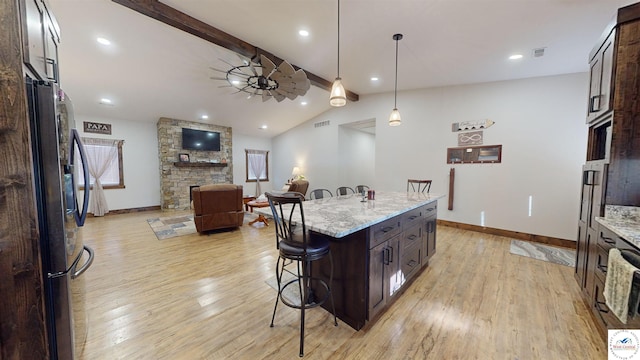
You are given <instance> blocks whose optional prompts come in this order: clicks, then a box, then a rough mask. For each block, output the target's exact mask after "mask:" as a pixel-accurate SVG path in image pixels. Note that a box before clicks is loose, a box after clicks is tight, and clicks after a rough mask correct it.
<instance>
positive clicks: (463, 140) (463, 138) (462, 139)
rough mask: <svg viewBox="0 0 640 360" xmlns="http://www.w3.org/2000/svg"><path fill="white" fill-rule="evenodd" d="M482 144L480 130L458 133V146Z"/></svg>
mask: <svg viewBox="0 0 640 360" xmlns="http://www.w3.org/2000/svg"><path fill="white" fill-rule="evenodd" d="M467 145H482V131H470V132H464V133H460V134H458V146H467Z"/></svg>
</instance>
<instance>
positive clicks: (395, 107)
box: [393, 39, 399, 109]
mask: <svg viewBox="0 0 640 360" xmlns="http://www.w3.org/2000/svg"><path fill="white" fill-rule="evenodd" d="M398 40H399V39H396V85H395V90H394V91H393V94H394V96H393V108H394V109H397V108H398V104H397V102H398Z"/></svg>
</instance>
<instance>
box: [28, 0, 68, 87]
mask: <svg viewBox="0 0 640 360" xmlns="http://www.w3.org/2000/svg"><path fill="white" fill-rule="evenodd" d="M19 4H20V12H21V15H22V16H21V25H22V33H23V36H22V51H23V57H24V58H23V61H24V63H25V65H27V67H28V68H29V70H31V72H32V75H33V76H35V77H36V78H38V79H40V80H48V81H53V82H59V76H58V45H59V44H60V29H59V27H58V23H57V21H56V19H55V18H54V16H53V14H52V13H51V12H50V11H49V9H48V8H47V4H46V2H44V1H42V0H22V1H20V2H19Z"/></svg>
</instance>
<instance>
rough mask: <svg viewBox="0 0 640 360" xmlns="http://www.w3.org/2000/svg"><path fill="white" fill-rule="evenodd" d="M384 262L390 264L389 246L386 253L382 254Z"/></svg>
mask: <svg viewBox="0 0 640 360" xmlns="http://www.w3.org/2000/svg"><path fill="white" fill-rule="evenodd" d="M382 263H383V264H384V265H389V248H388V247H387V248H385V249H384V254H382Z"/></svg>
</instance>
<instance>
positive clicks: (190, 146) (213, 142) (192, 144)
mask: <svg viewBox="0 0 640 360" xmlns="http://www.w3.org/2000/svg"><path fill="white" fill-rule="evenodd" d="M182 148H183V149H185V150H205V151H220V133H219V132H214V131H204V130H194V129H188V128H182Z"/></svg>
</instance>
